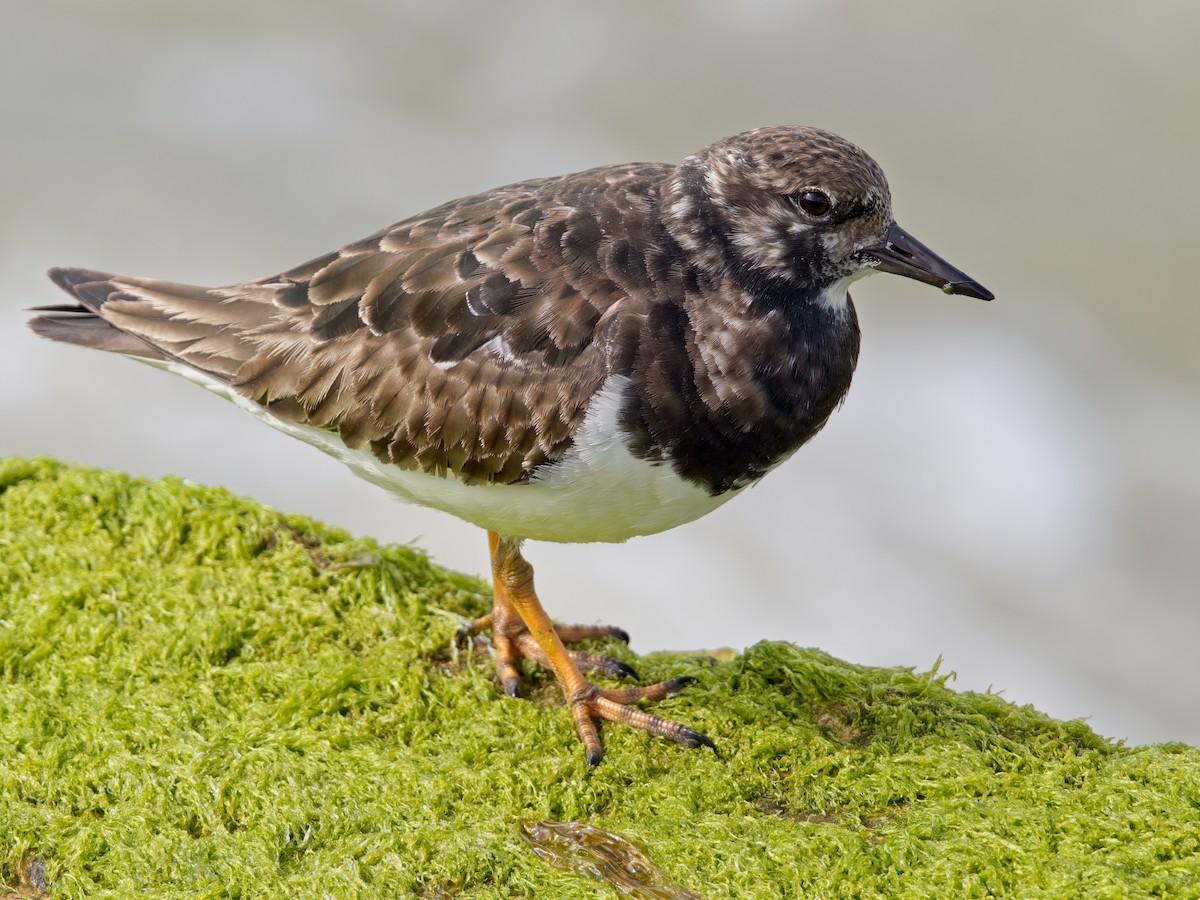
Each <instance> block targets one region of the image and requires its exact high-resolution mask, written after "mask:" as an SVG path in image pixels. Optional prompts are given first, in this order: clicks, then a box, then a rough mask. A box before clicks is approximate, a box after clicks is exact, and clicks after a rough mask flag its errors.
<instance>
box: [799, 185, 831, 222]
mask: <svg viewBox="0 0 1200 900" xmlns="http://www.w3.org/2000/svg"><path fill="white" fill-rule="evenodd" d="M796 202H797V203H798V204H800V208H801V209H802V210H804V211H805V212H806V213H808V214H809V215H810V216H817V217H818V218H820V217H821V216H823V215H826V214H827V213H828V212H829V210H831V209H832V208H833V201H831V200H830V199H829V195H828V194H826V193H824V192H823V191H804V192H803V193H801V194H797V195H796Z"/></svg>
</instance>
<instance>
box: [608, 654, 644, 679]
mask: <svg viewBox="0 0 1200 900" xmlns="http://www.w3.org/2000/svg"><path fill="white" fill-rule="evenodd" d="M609 663H611V667H612V668H611V671H608V672H606V674H608V675H613V676H615V677H617V678H632V679H633V680H634V681H641V680H642V676H640V675H639V674H638V673H637V669H635V668H634V667H633V666H631V665H630V664H629V663H627V662H622V661H621V660H619V659H610V660H609Z"/></svg>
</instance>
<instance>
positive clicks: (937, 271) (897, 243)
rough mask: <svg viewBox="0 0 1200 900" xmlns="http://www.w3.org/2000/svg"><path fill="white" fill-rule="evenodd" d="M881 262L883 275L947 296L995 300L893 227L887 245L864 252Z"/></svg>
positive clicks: (991, 295)
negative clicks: (909, 280) (899, 277)
mask: <svg viewBox="0 0 1200 900" xmlns="http://www.w3.org/2000/svg"><path fill="white" fill-rule="evenodd" d="M862 252H863V253H864V254H866V255H867V256H869V257H872V258H874V259H877V260H878V261H879V262H878V263H877V264H876V266H875V268H876V269H877V270H878V271H880V272H891V273H892V274H893V275H903V276H904V277H905V278H915V279H916V280H917V281H923V282H925V283H926V284H932V285H933V286H934V287H940V288H941V289H942V290H943V291H945V292H946V293H947V294H962V295H963V296H964V297H975V298H976V299H978V300H992V299H994V298H995V296H996V295H995V294H993V293H992V292H991V291H989V290H988V289H987V288H985V287H984V286H983V285H982V284H980V283H979V282H978V281H976V280H974V279H973V278H970V277H968V275H967V273H966V272H963V271H961V270H959V269H956V268H954V266H952V265H950V263H948V262H946V261H945V260H944V259H942V258H941V257H940V256H938V255H937V254H936V253H934V252H933V251H932V250H930V249H929V248H928V247H926V246H925V245H924V244H922V243H921V242H920V241H918V240H917V239H916V238H915V237H913V236H912V235H911V234H909V233H908V232H907V231H905V230H904V229H903V228H901V227H900V226H899V225H895V224H893V225H892V227H891V228H889V229H888V233H887V234H886V235H884V238H883V243H880V244H876V245H875V246H874V247H867V248H866V249H865V250H863V251H862Z"/></svg>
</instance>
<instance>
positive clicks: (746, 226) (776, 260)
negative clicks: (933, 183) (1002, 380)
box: [663, 127, 992, 305]
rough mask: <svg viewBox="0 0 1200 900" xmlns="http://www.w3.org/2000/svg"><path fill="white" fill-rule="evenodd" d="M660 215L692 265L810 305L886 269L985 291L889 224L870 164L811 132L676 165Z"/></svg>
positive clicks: (727, 146)
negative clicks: (761, 283)
mask: <svg viewBox="0 0 1200 900" xmlns="http://www.w3.org/2000/svg"><path fill="white" fill-rule="evenodd" d="M663 209H664V217H665V219H666V221H667V226H668V228H669V229H670V230H671V232H672V234H673V235H674V236H675V238H676V240H678V241H679V242H680V245H681V246H682V247H683V248H684V249H685V250H687V251H688V252H689V253H691V254H692V255H693V257H694V258H696V259H697V261H698V263H699V264H700V265H701V266H704V267H708V268H710V269H713V270H720V269H725V270H733V271H737V272H739V273H741V274H742V275H743V277H745V278H748V279H751V280H753V279H764V278H765V279H773V280H782V281H784V282H789V283H791V285H792V286H793V287H794V289H796V290H798V291H801V292H805V293H807V294H809V295H811V296H812V297H814V298H815V299H817V300H818V301H820V302H825V303H827V304H831V305H837V304H839V303H844V301H845V290H846V286H847V285H848V284H849V283H850V282H851V281H853V280H855V279H856V278H859V277H861V276H863V275H866V274H869V273H870V272H872V271H881V272H891V273H894V274H897V275H903V276H905V277H908V278H914V279H916V280H918V281H922V282H925V283H926V284H932V285H935V286H937V287H940V288H942V289H943V290H944V291H946V292H947V293H950V294H962V295H965V296H968V297H977V298H979V299H982V300H991V299H992V294H991V292H989V291H988V290H987V289H986V288H984V287H983V286H982V285H980V284H979V283H978V282H976V281H974V280H973V279H971V278H970V277H968V276H967V275H966V274H965V273H964V272H962V271H960V270H959V269H957V268H955V267H954V266H952V265H950V264H949V263H948V262H946V261H945V260H944V259H942V258H941V257H940V256H938V255H937V254H936V253H934V252H933V251H932V250H930V249H929V248H928V247H927V246H925V245H924V244H922V243H921V242H920V241H918V240H917V239H916V238H914V237H913V236H912V235H910V234H909V233H908V232H906V231H905V230H904V229H903V228H901V227H900V226H899V225H897V224H896V221H895V218H894V217H893V215H892V198H891V192H890V190H889V189H888V183H887V178H886V177H885V176H884V174H883V170H882V169H881V168H880V167H879V164H878V163H876V162H875V160H874V159H872V158H871V157H870V156H868V155H867V154H866V153H865V152H864V151H863V150H861V149H860V148H859V147H857V146H855V145H854V144H852V143H850V142H849V141H847V140H845V139H844V138H841V137H839V136H838V135H836V134H833V133H831V132H828V131H823V130H821V129H819V128H808V127H772V128H758V129H755V130H754V131H747V132H745V133H743V134H738V135H735V136H733V137H730V138H726V139H724V140H721V141H718V142H716V143H715V144H711V145H709V146H708V147H706V148H704V149H703V150H701V151H700V152H698V153H696V154H695V155H693V156H689V157H688V158H687V159H685V160H684V161H683V162H682V163H681V164H680V165H679V167H678V168H677V169H676V172H675V175H674V177H673V178H672V179H671V180H670V182H669V184H668V186H667V189H666V192H665V194H664V203H663Z"/></svg>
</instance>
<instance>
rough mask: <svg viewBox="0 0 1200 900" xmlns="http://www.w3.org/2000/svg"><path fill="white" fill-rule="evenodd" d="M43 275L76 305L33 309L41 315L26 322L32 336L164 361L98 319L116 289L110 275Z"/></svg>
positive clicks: (75, 271)
mask: <svg viewBox="0 0 1200 900" xmlns="http://www.w3.org/2000/svg"><path fill="white" fill-rule="evenodd" d="M46 274H48V275H49V276H50V278H51V280H53V281H54V283H55V284H57V285H58V286H59V287H60V288H62V289H63V290H64V291H66V292H67V293H68V294H70V295H72V296H73V297H75V298H76V299H77V300H78V301H79V302H78V303H77V304H69V303H59V304H54V305H51V306H35V307H34V308H33V310H32V311H33V312H39V313H43V315H40V316H36V317H35V318H33V319H30V321H29V328H30V330H32V331H33V332H34V334H39V335H41V336H42V337H45V338H49V339H50V340H52V341H61V342H62V343H64V344H76V345H78V346H80V347H93V348H95V349H97V350H108V351H110V352H113V353H124V354H125V355H126V356H137V357H141V358H142V359H165V358H166V357H165V356H164V354H163V353H162V352H161V351H159V350H158V349H157V348H155V347H152V346H151V345H150V344H148V343H146V342H145V341H143V340H141V339H140V338H136V337H134V336H133V335H131V334H127V333H126V332H124V331H122V330H121V329H119V328H116V327H114V326H113V325H110V324H109V323H108V322H106V321H104V319H102V318H100V315H99V312H100V308H101V307H102V306H104V304H105V302H106V301H107V300H108V298H109V296H110V295H112V294H113V293H115V292H116V291H118V290H119V288H118V287H117V286H116V285H115V284H113V283H112V282H111V281H110V280H109V279H111V278H112V277H113V276H111V275H109V274H107V273H106V272H96V271H93V270H91V269H59V268H55V269H50V270H49V271H48V272H47V273H46Z"/></svg>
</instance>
